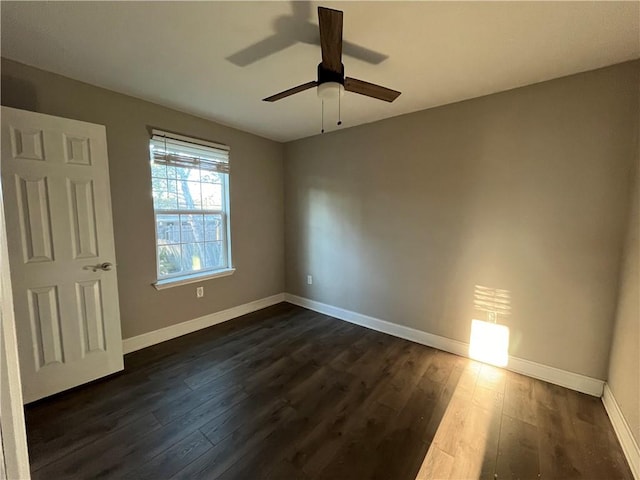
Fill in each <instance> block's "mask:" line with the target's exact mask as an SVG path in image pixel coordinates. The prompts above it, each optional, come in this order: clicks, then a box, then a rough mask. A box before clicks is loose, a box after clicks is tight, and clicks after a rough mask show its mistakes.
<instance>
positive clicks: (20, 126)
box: [0, 107, 123, 403]
mask: <svg viewBox="0 0 640 480" xmlns="http://www.w3.org/2000/svg"><path fill="white" fill-rule="evenodd" d="M1 127H2V165H1V167H0V170H1V171H2V185H3V191H4V202H5V215H6V222H7V243H8V246H9V259H10V265H11V283H12V286H13V299H14V309H15V319H16V333H17V337H18V351H19V356H20V373H21V378H22V388H23V396H24V401H25V403H28V402H32V401H34V400H37V399H39V398H42V397H46V396H48V395H51V394H53V393H57V392H60V391H62V390H66V389H68V388H71V387H74V386H76V385H80V384H83V383H86V382H89V381H91V380H95V379H96V378H100V377H103V376H105V375H109V374H111V373H114V372H117V371H119V370H122V368H123V360H122V335H121V333H120V311H119V307H118V288H117V281H116V267H115V251H114V244H113V225H112V219H111V195H110V191H109V169H108V163H107V143H106V133H105V128H104V127H103V126H102V125H94V124H91V123H86V122H80V121H77V120H69V119H65V118H58V117H53V116H50V115H42V114H39V113H33V112H27V111H23V110H16V109H13V108H7V107H2V125H1Z"/></svg>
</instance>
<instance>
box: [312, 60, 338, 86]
mask: <svg viewBox="0 0 640 480" xmlns="http://www.w3.org/2000/svg"><path fill="white" fill-rule="evenodd" d="M340 66H341V67H342V68H341V69H340V70H341V71H340V72H334V71H333V70H329V69H327V68H324V67H323V66H322V63H319V64H318V85H322V84H323V83H327V82H336V83H339V84H340V85H344V65H343V64H342V63H341V64H340Z"/></svg>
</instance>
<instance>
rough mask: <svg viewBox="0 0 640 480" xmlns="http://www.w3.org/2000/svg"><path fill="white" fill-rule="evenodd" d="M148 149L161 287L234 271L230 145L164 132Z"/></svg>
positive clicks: (154, 135)
mask: <svg viewBox="0 0 640 480" xmlns="http://www.w3.org/2000/svg"><path fill="white" fill-rule="evenodd" d="M149 147H150V151H151V182H152V191H153V209H154V215H155V223H156V258H157V266H158V267H157V268H158V282H157V283H156V284H155V285H156V288H161V287H162V286H163V285H165V286H166V285H171V284H180V283H189V282H190V281H195V280H199V279H202V278H203V277H208V276H217V275H223V274H230V273H232V272H233V268H232V266H231V265H232V264H231V241H230V235H229V147H227V146H225V145H218V144H215V143H211V142H206V141H202V140H197V139H193V138H189V137H183V136H181V135H176V134H173V133H167V132H162V131H159V130H153V136H152V137H151V141H150V145H149Z"/></svg>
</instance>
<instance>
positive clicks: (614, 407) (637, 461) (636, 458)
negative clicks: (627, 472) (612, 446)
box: [602, 384, 640, 480]
mask: <svg viewBox="0 0 640 480" xmlns="http://www.w3.org/2000/svg"><path fill="white" fill-rule="evenodd" d="M602 403H603V404H604V409H605V410H606V411H607V414H608V415H609V419H610V420H611V424H612V425H613V430H614V431H615V432H616V435H617V436H618V440H619V441H620V445H621V446H622V451H623V452H624V456H625V457H626V458H627V462H628V463H629V468H631V473H632V474H633V478H635V479H636V480H640V448H639V447H638V442H636V439H635V438H633V434H632V433H631V428H630V427H629V424H628V423H627V420H626V419H625V418H624V415H622V410H620V406H619V405H618V402H617V401H616V398H615V397H614V396H613V392H611V389H610V388H609V385H608V384H605V386H604V394H603V395H602Z"/></svg>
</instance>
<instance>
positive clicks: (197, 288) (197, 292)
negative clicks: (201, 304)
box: [196, 287, 204, 298]
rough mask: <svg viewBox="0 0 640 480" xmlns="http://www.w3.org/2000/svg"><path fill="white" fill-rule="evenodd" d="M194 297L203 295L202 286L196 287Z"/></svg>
mask: <svg viewBox="0 0 640 480" xmlns="http://www.w3.org/2000/svg"><path fill="white" fill-rule="evenodd" d="M196 297H198V298H202V297H204V287H196Z"/></svg>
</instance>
